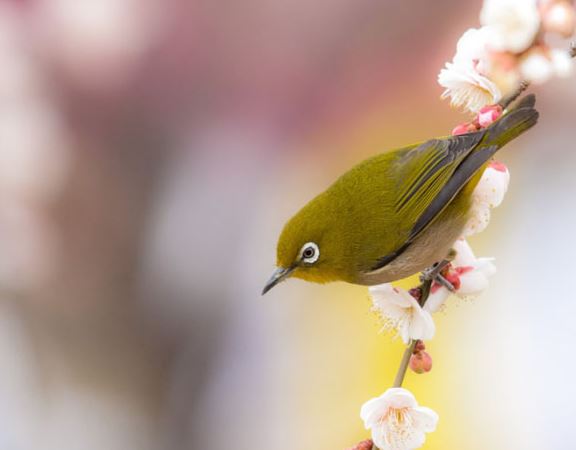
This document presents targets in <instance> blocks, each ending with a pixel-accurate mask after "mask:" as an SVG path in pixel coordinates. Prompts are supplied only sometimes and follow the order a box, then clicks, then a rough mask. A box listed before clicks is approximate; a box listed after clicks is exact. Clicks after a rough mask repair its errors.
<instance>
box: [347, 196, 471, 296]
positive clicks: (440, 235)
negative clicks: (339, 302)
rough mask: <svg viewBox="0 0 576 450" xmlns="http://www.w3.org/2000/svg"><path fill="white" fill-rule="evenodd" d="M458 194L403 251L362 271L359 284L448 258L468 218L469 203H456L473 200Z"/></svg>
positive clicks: (392, 277) (380, 280)
mask: <svg viewBox="0 0 576 450" xmlns="http://www.w3.org/2000/svg"><path fill="white" fill-rule="evenodd" d="M458 197H460V198H458ZM458 197H456V199H455V200H454V201H453V202H452V204H451V205H449V206H448V208H446V210H444V211H443V212H442V213H441V214H440V215H439V216H438V217H437V218H436V220H434V222H433V223H431V224H430V226H429V227H428V228H427V229H426V230H424V231H423V232H422V234H420V235H419V236H418V237H417V238H416V239H415V240H414V242H412V244H410V246H409V247H408V248H407V249H406V250H405V251H404V252H403V253H401V254H400V255H399V256H398V257H397V258H396V259H394V260H393V261H392V262H390V263H389V264H387V265H386V266H384V267H382V268H380V269H378V270H375V271H373V272H365V273H362V274H360V275H359V276H358V279H357V284H363V285H375V284H381V283H388V282H391V281H396V280H401V279H402V278H407V277H409V276H411V275H414V274H415V273H418V272H421V271H422V270H424V269H426V268H428V267H430V266H431V265H433V264H434V263H436V262H438V261H441V260H442V259H444V258H445V257H446V256H447V255H448V253H449V252H450V249H451V247H452V245H453V244H454V242H456V240H457V239H459V238H460V237H462V232H463V231H464V227H465V226H466V222H467V221H468V216H469V207H466V206H468V205H466V206H465V207H464V208H462V207H461V206H463V205H462V204H460V205H456V204H457V203H460V202H469V199H468V198H465V197H464V196H463V195H460V196H458ZM458 206H460V207H458Z"/></svg>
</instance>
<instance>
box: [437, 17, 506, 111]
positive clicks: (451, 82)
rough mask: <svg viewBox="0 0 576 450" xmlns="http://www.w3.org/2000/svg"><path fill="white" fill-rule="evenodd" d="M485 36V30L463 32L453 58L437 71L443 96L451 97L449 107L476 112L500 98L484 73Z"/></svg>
mask: <svg viewBox="0 0 576 450" xmlns="http://www.w3.org/2000/svg"><path fill="white" fill-rule="evenodd" d="M487 38H488V36H487V33H486V30H485V29H474V28H472V29H470V30H468V31H466V32H465V33H464V34H463V35H462V37H461V38H460V40H459V41H458V44H457V50H456V55H454V59H453V61H452V62H449V63H446V66H445V68H444V69H442V70H441V71H440V74H439V75H438V83H439V84H440V85H441V86H442V87H444V88H445V90H444V92H443V93H442V98H448V97H450V102H451V104H452V106H456V107H463V108H466V109H468V110H470V111H472V112H478V111H479V110H480V109H481V108H482V107H483V106H485V105H490V104H494V103H498V101H499V100H500V99H501V98H502V93H501V91H500V89H499V88H498V86H497V85H496V84H495V83H494V82H493V81H491V80H490V79H489V78H488V77H487V76H486V71H487V70H488V66H487V48H486V43H487Z"/></svg>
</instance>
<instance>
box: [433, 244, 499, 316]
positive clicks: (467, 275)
mask: <svg viewBox="0 0 576 450" xmlns="http://www.w3.org/2000/svg"><path fill="white" fill-rule="evenodd" d="M453 249H454V250H455V251H456V257H455V258H454V261H452V263H451V265H450V266H449V268H448V272H447V273H446V275H445V277H446V279H447V280H448V281H449V282H451V283H452V285H453V286H454V288H455V291H454V293H455V294H456V295H457V296H459V297H475V296H478V295H480V294H481V293H482V292H483V291H484V290H486V288H488V286H489V280H488V279H489V277H491V276H492V275H494V273H496V266H495V265H494V263H493V262H492V261H493V259H492V258H476V256H474V252H473V251H472V248H470V245H469V244H468V242H466V241H465V240H464V239H459V240H458V241H456V242H455V243H454V245H453ZM450 294H451V292H450V291H449V290H448V288H446V287H445V286H443V285H441V284H439V283H437V282H434V283H433V285H432V289H431V293H430V296H429V297H428V300H427V301H426V303H425V305H424V309H426V310H427V311H429V312H431V313H434V312H436V311H438V310H439V309H440V308H441V307H442V305H443V304H444V302H445V301H446V299H447V298H448V297H449V296H450Z"/></svg>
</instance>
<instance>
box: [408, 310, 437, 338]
mask: <svg viewBox="0 0 576 450" xmlns="http://www.w3.org/2000/svg"><path fill="white" fill-rule="evenodd" d="M435 333H436V326H435V325H434V319H432V316H431V315H430V313H429V312H428V311H426V310H424V309H422V308H421V307H420V305H418V309H415V311H414V314H413V316H412V320H411V321H410V325H409V328H408V337H409V339H420V340H423V341H427V340H430V339H432V338H433V337H434V334H435ZM409 339H408V340H407V339H405V340H404V342H406V343H408V342H409Z"/></svg>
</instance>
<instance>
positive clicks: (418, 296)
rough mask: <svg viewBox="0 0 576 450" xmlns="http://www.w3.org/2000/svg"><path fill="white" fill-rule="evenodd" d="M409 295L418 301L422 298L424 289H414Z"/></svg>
mask: <svg viewBox="0 0 576 450" xmlns="http://www.w3.org/2000/svg"><path fill="white" fill-rule="evenodd" d="M408 293H409V294H410V295H411V296H412V297H414V298H415V299H416V300H418V301H420V299H421V298H422V289H420V288H412V289H410V290H409V291H408Z"/></svg>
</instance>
